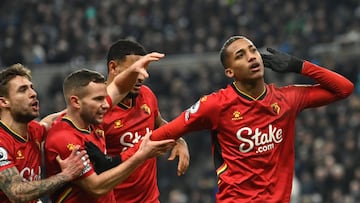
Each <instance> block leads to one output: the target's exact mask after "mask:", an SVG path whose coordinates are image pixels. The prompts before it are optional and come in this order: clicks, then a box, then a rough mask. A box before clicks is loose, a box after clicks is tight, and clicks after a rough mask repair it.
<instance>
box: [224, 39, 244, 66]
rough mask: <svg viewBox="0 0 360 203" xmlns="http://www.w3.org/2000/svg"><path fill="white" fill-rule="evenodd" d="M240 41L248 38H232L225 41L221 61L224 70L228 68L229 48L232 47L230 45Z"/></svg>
mask: <svg viewBox="0 0 360 203" xmlns="http://www.w3.org/2000/svg"><path fill="white" fill-rule="evenodd" d="M238 39H246V38H245V37H244V36H241V35H235V36H232V37H230V38H229V39H228V40H226V41H225V43H224V45H223V46H222V47H221V49H220V61H221V64H222V65H223V66H224V68H226V67H227V65H228V64H227V60H226V59H227V56H228V53H227V48H228V47H229V46H230V44H232V43H233V42H235V41H236V40H238Z"/></svg>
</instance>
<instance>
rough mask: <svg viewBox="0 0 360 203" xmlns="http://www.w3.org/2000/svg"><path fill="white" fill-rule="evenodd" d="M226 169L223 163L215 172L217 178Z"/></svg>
mask: <svg viewBox="0 0 360 203" xmlns="http://www.w3.org/2000/svg"><path fill="white" fill-rule="evenodd" d="M226 169H227V164H226V163H224V164H223V165H221V166H220V167H219V168H218V169H217V170H216V174H217V176H219V175H220V174H222V173H223V172H224V171H225V170H226Z"/></svg>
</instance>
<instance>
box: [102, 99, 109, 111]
mask: <svg viewBox="0 0 360 203" xmlns="http://www.w3.org/2000/svg"><path fill="white" fill-rule="evenodd" d="M101 108H103V109H108V108H110V104H109V103H108V102H107V101H106V100H104V102H103V103H102V104H101Z"/></svg>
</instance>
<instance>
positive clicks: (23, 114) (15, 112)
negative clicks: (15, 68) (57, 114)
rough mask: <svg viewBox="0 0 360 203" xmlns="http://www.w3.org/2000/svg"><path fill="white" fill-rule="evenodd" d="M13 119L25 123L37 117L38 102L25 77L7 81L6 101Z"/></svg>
mask: <svg viewBox="0 0 360 203" xmlns="http://www.w3.org/2000/svg"><path fill="white" fill-rule="evenodd" d="M6 100H7V103H8V108H9V110H10V113H11V115H12V117H13V119H14V120H15V121H17V122H23V123H27V122H29V121H31V120H33V119H34V118H36V117H38V116H39V100H38V99H37V93H36V92H35V90H34V88H33V84H32V82H31V81H29V80H28V79H27V78H26V77H22V76H16V77H15V78H13V79H12V80H10V81H9V97H8V98H7V99H6Z"/></svg>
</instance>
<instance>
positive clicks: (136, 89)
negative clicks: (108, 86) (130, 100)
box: [117, 55, 145, 97]
mask: <svg viewBox="0 0 360 203" xmlns="http://www.w3.org/2000/svg"><path fill="white" fill-rule="evenodd" d="M141 57H142V56H140V55H127V56H126V58H125V61H123V62H122V63H121V64H119V65H118V66H117V69H118V71H117V74H119V73H121V72H122V71H124V70H126V69H127V68H129V67H130V66H131V65H132V64H133V63H135V62H136V61H138V60H139V59H140V58H141ZM144 80H145V78H144V76H143V75H141V74H139V75H138V78H137V81H136V83H135V85H134V86H133V88H132V89H131V90H130V92H129V95H128V97H134V96H137V95H138V94H139V91H140V87H141V85H143V83H144Z"/></svg>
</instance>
